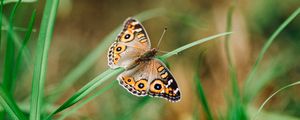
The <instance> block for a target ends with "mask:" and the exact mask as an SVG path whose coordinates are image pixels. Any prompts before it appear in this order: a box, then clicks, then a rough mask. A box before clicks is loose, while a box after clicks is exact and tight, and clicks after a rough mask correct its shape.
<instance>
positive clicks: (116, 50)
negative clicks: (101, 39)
mask: <svg viewBox="0 0 300 120" xmlns="http://www.w3.org/2000/svg"><path fill="white" fill-rule="evenodd" d="M150 48H151V43H150V39H149V37H148V35H147V32H146V30H145V29H144V27H143V25H142V24H141V23H140V22H139V21H137V20H136V19H133V18H128V19H127V20H125V22H124V28H123V30H122V31H121V33H120V34H119V35H118V37H117V41H116V42H114V43H113V44H112V45H111V46H110V48H109V51H108V65H109V66H110V67H111V68H113V69H115V68H118V67H124V68H127V67H128V65H131V64H132V62H134V61H135V60H136V59H137V58H138V57H139V56H141V55H143V54H144V53H145V52H146V51H149V50H150Z"/></svg>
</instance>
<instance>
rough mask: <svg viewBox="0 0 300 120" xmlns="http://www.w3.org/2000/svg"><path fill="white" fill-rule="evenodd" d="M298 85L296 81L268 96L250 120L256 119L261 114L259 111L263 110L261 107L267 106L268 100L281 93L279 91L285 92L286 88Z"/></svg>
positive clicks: (298, 82)
mask: <svg viewBox="0 0 300 120" xmlns="http://www.w3.org/2000/svg"><path fill="white" fill-rule="evenodd" d="M298 84H300V81H297V82H294V83H292V84H289V85H286V86H284V87H282V88H280V89H279V90H277V91H276V92H274V93H273V94H272V95H270V96H269V97H268V98H267V99H266V100H265V101H264V102H263V103H262V105H261V106H260V107H259V109H258V111H257V113H255V115H254V117H253V119H252V120H256V119H257V117H258V114H259V113H260V112H261V110H262V109H263V107H264V106H265V105H266V104H267V102H269V100H270V99H271V98H272V97H273V96H275V95H276V94H277V93H279V92H281V91H283V90H285V89H287V88H289V87H292V86H295V85H298Z"/></svg>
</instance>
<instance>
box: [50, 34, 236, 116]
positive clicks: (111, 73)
mask: <svg viewBox="0 0 300 120" xmlns="http://www.w3.org/2000/svg"><path fill="white" fill-rule="evenodd" d="M228 34H231V33H220V34H217V35H214V36H210V37H207V38H204V39H200V40H197V41H195V42H192V43H190V44H187V45H184V46H182V47H180V48H177V49H175V50H173V51H171V52H169V53H167V54H165V55H163V56H162V58H164V59H166V58H168V57H171V56H172V55H175V54H177V53H178V52H181V51H183V50H185V49H187V48H190V47H193V46H195V45H198V44H201V43H203V42H206V41H209V40H212V39H214V38H217V37H221V36H225V35H228ZM123 71H124V68H119V69H115V70H112V69H108V70H106V71H105V72H103V73H102V74H100V75H98V76H97V77H95V78H94V79H93V80H92V81H90V82H89V83H88V84H86V85H85V86H84V87H82V88H81V89H80V90H78V91H77V92H76V93H75V94H74V95H73V96H72V97H71V98H69V99H68V100H67V101H66V102H64V103H63V104H62V105H61V106H60V107H59V108H58V109H56V110H55V111H54V112H52V113H51V114H50V115H49V116H48V117H47V120H50V119H52V117H53V115H55V114H57V113H58V112H61V111H63V110H64V109H66V108H68V107H70V106H72V105H74V104H75V103H77V102H79V101H80V100H82V99H83V97H85V96H86V95H88V94H89V93H90V92H91V91H92V90H94V89H95V88H96V87H98V86H100V85H101V84H102V83H103V82H105V81H107V80H108V79H109V78H111V77H112V76H115V75H117V74H120V73H121V72H123Z"/></svg>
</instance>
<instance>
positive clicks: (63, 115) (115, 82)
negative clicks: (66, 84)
mask: <svg viewBox="0 0 300 120" xmlns="http://www.w3.org/2000/svg"><path fill="white" fill-rule="evenodd" d="M116 84H118V83H117V81H116V80H115V81H113V82H111V83H110V84H109V85H107V86H105V87H103V88H102V89H100V90H99V91H98V92H96V93H95V94H93V95H92V96H91V97H89V98H87V99H86V100H83V101H82V102H81V103H79V104H78V105H76V106H75V107H73V108H71V110H69V111H66V112H64V113H62V115H61V116H60V117H59V118H58V120H64V119H65V118H66V117H67V116H69V115H71V114H73V113H75V112H76V111H77V110H78V109H80V108H81V107H83V106H84V105H85V104H87V103H88V102H90V101H91V100H93V99H94V98H96V97H98V96H99V95H101V94H102V93H104V92H106V91H107V90H109V89H111V88H112V87H113V86H114V85H116Z"/></svg>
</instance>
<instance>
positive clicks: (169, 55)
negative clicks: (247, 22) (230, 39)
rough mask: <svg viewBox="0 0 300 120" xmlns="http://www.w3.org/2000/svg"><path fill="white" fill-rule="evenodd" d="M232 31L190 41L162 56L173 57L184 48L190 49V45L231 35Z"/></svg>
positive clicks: (164, 57)
mask: <svg viewBox="0 0 300 120" xmlns="http://www.w3.org/2000/svg"><path fill="white" fill-rule="evenodd" d="M231 33H232V32H225V33H220V34H217V35H213V36H209V37H206V38H203V39H200V40H197V41H195V42H192V43H189V44H187V45H184V46H182V47H179V48H177V49H175V50H173V51H171V52H169V53H167V54H164V55H163V56H161V58H163V59H166V58H168V57H171V56H173V55H176V54H178V53H179V52H181V51H183V50H186V49H188V48H190V47H193V46H196V45H199V44H201V43H204V42H207V41H210V40H213V39H215V38H218V37H221V36H226V35H229V34H231Z"/></svg>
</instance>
